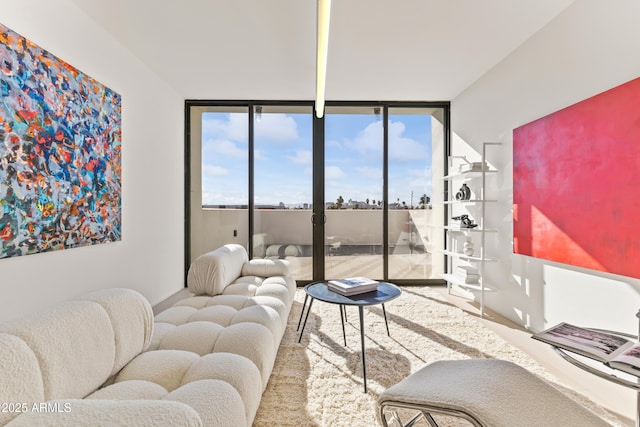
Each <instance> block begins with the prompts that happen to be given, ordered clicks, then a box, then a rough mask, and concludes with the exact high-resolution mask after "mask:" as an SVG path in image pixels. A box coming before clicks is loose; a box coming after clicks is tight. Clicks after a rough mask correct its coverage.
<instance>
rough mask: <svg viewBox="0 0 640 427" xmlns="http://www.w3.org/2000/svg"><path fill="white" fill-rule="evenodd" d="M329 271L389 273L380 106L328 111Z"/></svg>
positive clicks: (350, 274) (344, 274)
mask: <svg viewBox="0 0 640 427" xmlns="http://www.w3.org/2000/svg"><path fill="white" fill-rule="evenodd" d="M324 124H325V127H324V132H325V139H324V159H325V165H324V170H325V174H324V175H325V180H324V194H325V203H324V206H325V209H326V218H327V220H326V225H325V236H324V246H325V276H326V278H328V279H332V278H340V277H354V276H366V277H371V278H375V279H382V278H383V277H384V269H383V266H384V265H383V261H384V259H383V258H384V257H383V252H382V241H383V238H382V236H383V212H384V210H383V190H384V189H383V166H384V156H383V154H384V153H383V149H384V136H383V121H382V108H381V107H380V106H375V107H374V106H362V107H327V109H326V112H325V123H324Z"/></svg>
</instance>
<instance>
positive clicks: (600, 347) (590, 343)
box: [531, 323, 640, 376]
mask: <svg viewBox="0 0 640 427" xmlns="http://www.w3.org/2000/svg"><path fill="white" fill-rule="evenodd" d="M531 338H534V339H536V340H539V341H542V342H545V343H547V344H551V345H553V346H556V347H559V348H562V349H565V350H568V351H572V352H574V353H577V354H581V355H583V356H586V357H589V358H591V359H594V360H598V361H600V362H603V363H604V364H605V365H607V366H609V367H611V368H614V369H619V370H621V371H624V372H627V373H629V374H632V375H636V376H640V343H638V342H634V341H630V340H628V339H626V338H624V337H621V336H619V335H613V334H609V333H606V332H602V331H595V330H592V329H586V328H581V327H579V326H574V325H570V324H568V323H560V324H559V325H556V326H554V327H552V328H549V329H547V330H545V331H542V332H539V333H537V334H533V335H532V336H531Z"/></svg>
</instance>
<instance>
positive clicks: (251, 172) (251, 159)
mask: <svg viewBox="0 0 640 427" xmlns="http://www.w3.org/2000/svg"><path fill="white" fill-rule="evenodd" d="M253 107H254V106H253V104H249V105H248V108H249V123H248V137H249V141H247V143H248V149H249V153H248V154H249V155H248V162H249V200H248V205H247V209H248V210H249V212H247V213H248V217H249V227H248V230H249V231H248V233H249V236H248V237H249V241H248V243H247V246H248V248H247V252H248V254H249V259H252V258H253V228H254V227H253V218H254V215H253V207H254V202H253V191H254V185H253V180H254V155H253V151H254V131H255V126H254V120H253V118H254V116H253V109H254V108H253Z"/></svg>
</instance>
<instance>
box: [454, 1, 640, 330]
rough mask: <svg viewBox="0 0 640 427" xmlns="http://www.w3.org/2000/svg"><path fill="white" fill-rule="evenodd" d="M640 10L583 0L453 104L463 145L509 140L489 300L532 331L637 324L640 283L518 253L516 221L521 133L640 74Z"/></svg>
mask: <svg viewBox="0 0 640 427" xmlns="http://www.w3.org/2000/svg"><path fill="white" fill-rule="evenodd" d="M638 16H640V2H638V1H636V0H619V1H616V2H615V4H614V3H611V2H603V1H601V0H581V1H577V2H575V3H574V4H572V5H571V6H569V7H568V8H567V9H566V10H565V11H564V12H563V13H562V14H560V15H559V16H558V17H557V18H556V19H555V20H553V21H552V22H551V23H550V24H548V25H547V26H546V27H544V28H543V29H542V30H541V31H539V32H538V33H537V34H536V35H534V36H533V37H532V38H531V39H529V40H528V41H527V42H526V43H524V44H523V45H522V46H521V47H520V48H518V49H517V50H516V51H515V52H514V53H512V54H511V55H510V56H509V57H507V58H506V59H505V60H504V61H503V62H501V63H500V64H499V65H498V66H496V67H495V68H494V69H493V70H491V71H490V72H489V73H487V74H486V75H484V76H483V77H482V78H480V79H479V80H478V81H477V82H476V83H475V84H473V85H472V86H471V87H469V88H468V89H467V90H465V91H464V92H463V93H462V94H460V95H459V96H458V97H456V99H454V100H453V102H452V127H453V130H454V132H455V133H456V135H457V136H456V138H455V139H456V141H455V142H454V143H458V142H460V141H459V140H458V138H459V139H460V140H462V141H466V142H467V143H469V144H471V145H472V146H473V147H474V148H475V149H476V150H480V146H481V143H482V142H483V141H501V142H502V143H503V147H502V149H501V152H500V153H499V155H498V156H497V157H498V158H497V159H496V163H497V164H498V166H499V167H501V168H503V172H501V174H500V175H499V176H498V179H497V182H498V195H499V197H500V198H501V200H502V201H501V202H500V205H499V208H498V211H499V212H498V213H497V214H496V215H497V218H494V220H495V221H496V222H497V223H498V224H499V227H500V229H499V233H498V240H499V244H498V245H497V252H498V255H499V259H500V260H499V262H498V263H497V264H496V266H494V267H493V268H491V269H490V275H491V281H492V282H493V283H494V284H495V286H496V287H498V288H499V289H500V290H499V292H496V293H492V294H490V295H488V297H487V300H486V302H487V305H488V306H489V307H491V308H492V309H494V310H496V311H498V312H500V313H501V314H503V315H505V316H506V317H508V318H510V319H512V320H514V321H516V322H517V323H520V324H522V325H525V326H527V327H530V328H531V329H533V330H539V329H542V328H545V327H547V326H551V325H552V324H555V323H558V322H560V321H568V322H574V323H577V324H581V325H591V326H594V327H601V328H609V329H618V330H623V331H628V332H637V330H638V321H637V319H636V317H635V314H636V312H637V311H638V309H640V295H639V294H640V280H637V279H633V278H629V277H622V276H615V275H611V274H602V273H599V272H594V271H589V270H585V269H581V268H575V267H572V266H568V265H564V264H557V263H553V262H548V261H544V260H540V259H534V258H529V257H524V256H520V255H514V254H513V253H512V239H513V230H512V222H511V215H512V201H513V198H512V155H513V152H512V131H513V129H514V128H516V127H518V126H520V125H523V124H525V123H528V122H530V121H532V120H535V119H537V118H539V117H543V116H545V115H547V114H550V113H552V112H554V111H557V110H559V109H561V108H563V107H566V106H569V105H572V104H574V103H576V102H578V101H581V100H583V99H585V98H588V97H590V96H593V95H596V94H598V93H600V92H603V91H605V90H607V89H610V88H612V87H615V86H617V85H619V84H622V83H625V82H627V81H629V80H632V79H634V78H636V77H638V76H639V75H640V55H638V52H639V51H640V26H639V25H638ZM461 145H462V144H458V146H457V147H454V154H455V150H456V149H457V150H459V149H461V148H460V146H461ZM576 167H579V165H576ZM576 214H581V215H588V212H578V213H576ZM585 232H588V230H585ZM602 243H603V244H604V245H606V244H607V242H602ZM639 243H640V242H639ZM612 250H613V248H612ZM638 261H639V262H640V260H638Z"/></svg>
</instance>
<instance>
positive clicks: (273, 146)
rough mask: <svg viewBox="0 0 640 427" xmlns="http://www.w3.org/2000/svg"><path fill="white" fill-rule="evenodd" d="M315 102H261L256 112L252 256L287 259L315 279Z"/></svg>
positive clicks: (299, 276)
mask: <svg viewBox="0 0 640 427" xmlns="http://www.w3.org/2000/svg"><path fill="white" fill-rule="evenodd" d="M312 120H313V116H312V110H311V106H299V107H296V106H291V105H283V106H280V105H271V106H270V105H264V106H263V105H257V106H255V107H254V114H253V140H254V144H253V153H254V156H253V164H254V168H253V170H254V173H253V200H254V204H253V234H252V236H253V256H254V257H260V258H286V259H287V260H289V262H290V263H291V267H292V270H293V274H294V277H295V278H296V280H311V279H312V278H313V277H312V273H313V264H312V253H311V252H312V249H311V248H312V223H311V215H312V210H311V208H312V201H313V157H312V152H313V132H312Z"/></svg>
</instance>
